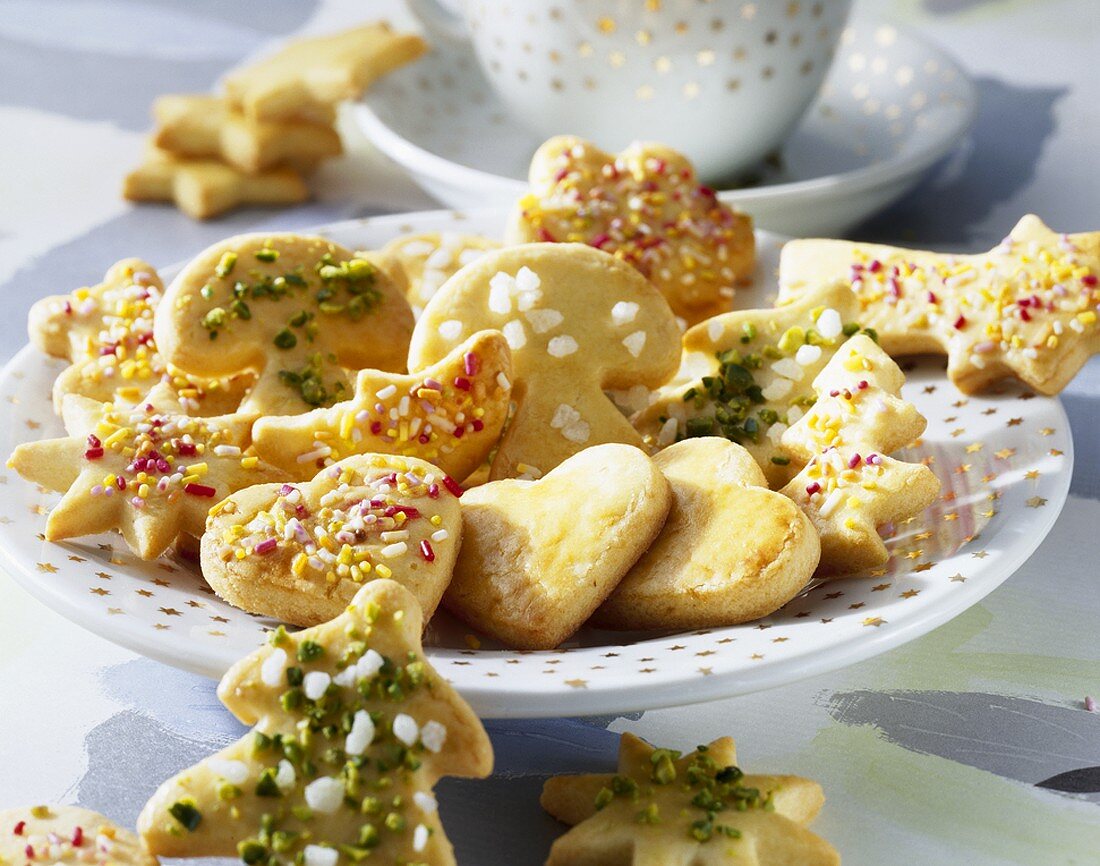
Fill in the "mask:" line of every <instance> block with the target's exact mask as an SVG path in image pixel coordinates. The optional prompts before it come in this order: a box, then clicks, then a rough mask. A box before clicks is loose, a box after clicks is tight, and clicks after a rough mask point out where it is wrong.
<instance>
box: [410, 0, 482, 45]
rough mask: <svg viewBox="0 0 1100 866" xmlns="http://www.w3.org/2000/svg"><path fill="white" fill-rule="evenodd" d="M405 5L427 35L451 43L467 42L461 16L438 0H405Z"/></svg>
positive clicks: (467, 37) (467, 36)
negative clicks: (447, 40)
mask: <svg viewBox="0 0 1100 866" xmlns="http://www.w3.org/2000/svg"><path fill="white" fill-rule="evenodd" d="M406 3H407V4H408V7H409V10H410V11H411V12H412V14H413V15H415V16H416V17H417V19H418V20H419V21H420V23H421V24H423V25H424V28H425V29H426V30H427V31H428V33H429V35H431V36H434V37H436V38H443V39H449V40H451V41H453V42H467V41H469V38H470V37H469V35H468V34H467V33H466V25H465V24H464V23H463V21H462V16H460V15H458V14H457V13H455V12H452V11H451V10H450V9H448V8H446V7H445V6H444V5H443V4H442V3H440V2H439V0H406Z"/></svg>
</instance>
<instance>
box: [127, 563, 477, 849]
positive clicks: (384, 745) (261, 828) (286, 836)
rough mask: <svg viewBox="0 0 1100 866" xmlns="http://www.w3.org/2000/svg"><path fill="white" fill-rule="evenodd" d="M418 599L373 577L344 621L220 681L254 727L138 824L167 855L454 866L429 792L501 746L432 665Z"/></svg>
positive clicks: (188, 775) (153, 803) (171, 783)
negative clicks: (495, 744)
mask: <svg viewBox="0 0 1100 866" xmlns="http://www.w3.org/2000/svg"><path fill="white" fill-rule="evenodd" d="M422 627H423V620H422V617H421V614H420V610H419V607H418V606H417V604H416V600H415V599H414V598H413V596H412V595H411V594H410V593H409V592H408V591H407V590H405V589H403V588H402V587H401V586H399V585H398V584H396V583H394V582H393V581H389V580H377V581H374V582H372V583H368V584H367V585H366V586H364V587H363V588H362V589H360V590H359V592H358V593H357V594H356V596H355V598H354V599H353V600H352V602H351V604H350V605H349V606H348V607H347V609H346V610H345V611H344V612H343V613H341V614H340V615H339V616H338V617H337V618H336V619H334V620H332V621H330V622H327V623H325V624H324V625H319V626H315V627H313V628H310V629H307V630H305V631H302V632H298V633H296V634H287V633H286V632H285V631H283V630H282V629H277V630H276V631H274V632H273V633H272V634H271V637H270V640H269V644H268V645H267V646H265V647H262V648H261V649H258V650H256V651H255V652H253V653H252V654H251V655H249V656H247V657H246V658H244V659H243V660H241V661H240V662H238V663H237V664H236V665H234V666H233V667H232V668H230V670H229V672H228V673H227V674H226V675H225V677H224V678H223V679H222V681H221V683H220V685H219V686H218V697H219V698H220V699H221V701H222V703H224V704H225V706H226V708H227V709H228V710H229V711H230V712H231V713H233V715H234V716H236V717H237V718H238V719H239V720H240V721H241V722H242V723H244V724H246V725H251V726H252V730H251V731H250V732H249V733H247V734H246V735H245V736H244V737H243V738H242V739H240V740H238V741H237V742H236V743H233V744H232V745H230V746H228V747H227V748H225V749H222V750H221V751H220V752H218V753H217V754H214V755H211V756H210V757H208V758H206V759H205V760H203V761H202V762H200V763H199V764H197V765H195V766H193V767H191V768H189V769H187V770H184V771H183V772H182V773H180V774H179V775H177V776H176V777H174V778H172V779H169V780H168V781H166V782H165V783H164V784H162V785H161V786H160V788H159V789H158V790H157V791H156V793H155V794H153V796H152V798H151V799H150V800H149V802H148V803H146V805H145V808H144V809H143V810H142V813H141V816H140V818H139V819H138V831H139V833H140V834H141V836H142V839H143V841H144V843H145V846H146V848H147V850H149V851H150V852H151V853H153V854H156V855H160V856H165V857H234V856H235V857H238V858H239V859H241V860H243V861H244V862H245V863H246V864H250V866H253V864H265V866H280V864H285V866H290V864H295V866H336V864H337V863H358V862H361V861H366V862H370V863H374V862H377V863H405V864H410V866H411V864H424V866H453V864H454V862H455V860H454V854H453V852H452V849H451V845H450V843H449V842H448V841H447V837H446V836H445V835H444V832H443V825H442V823H441V822H440V818H439V812H438V809H437V805H436V800H435V797H434V796H433V795H432V786H433V785H434V784H435V782H436V781H437V780H438V779H439V778H440V777H441V776H445V775H448V776H466V777H474V778H484V777H485V776H487V775H488V774H489V772H490V771H491V770H492V765H493V756H492V747H491V746H490V743H489V739H488V737H487V736H486V734H485V730H484V728H482V726H481V723H480V722H479V721H478V719H477V717H476V716H475V715H474V713H473V711H472V710H471V709H470V708H469V706H467V705H466V703H465V702H464V701H463V700H462V698H461V697H459V695H458V694H457V693H456V692H455V691H454V690H453V689H452V688H451V687H450V686H449V685H448V684H447V683H446V681H445V680H444V679H443V678H442V677H441V676H439V674H438V673H436V671H435V670H434V669H433V668H432V667H431V665H429V664H428V662H427V661H426V660H425V658H424V656H423V650H422V649H421V646H420V634H421V630H422Z"/></svg>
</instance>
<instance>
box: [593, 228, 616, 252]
mask: <svg viewBox="0 0 1100 866" xmlns="http://www.w3.org/2000/svg"><path fill="white" fill-rule="evenodd" d="M609 240H611V235H609V234H607V233H605V232H601V233H600V234H598V235H596V236H595V237H594V238H592V240H590V241H589V242H588V245H589V246H592V247H595V248H596V249H598V250H602V249H603V248H604V244H606V243H607V242H608V241H609Z"/></svg>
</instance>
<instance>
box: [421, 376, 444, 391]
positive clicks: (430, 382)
mask: <svg viewBox="0 0 1100 866" xmlns="http://www.w3.org/2000/svg"><path fill="white" fill-rule="evenodd" d="M424 387H425V388H430V389H431V390H433V391H442V390H443V383H442V382H440V381H439V380H438V379H425V380H424Z"/></svg>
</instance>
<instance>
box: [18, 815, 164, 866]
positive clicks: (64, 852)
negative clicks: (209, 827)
mask: <svg viewBox="0 0 1100 866" xmlns="http://www.w3.org/2000/svg"><path fill="white" fill-rule="evenodd" d="M0 863H4V864H9V863H10V864H12V866H17V864H18V866H35V864H42V866H59V864H64V866H157V863H158V861H157V858H156V857H154V856H152V855H151V854H149V853H148V852H147V851H144V850H142V847H141V840H140V839H139V838H138V837H137V836H136V835H135V834H134V833H132V832H131V831H130V830H125V829H123V828H121V827H119V826H118V825H117V824H115V823H114V822H113V821H111V819H110V818H105V817H104V816H103V815H100V814H97V813H96V812H92V811H89V810H88V809H81V808H80V807H78V806H29V807H25V808H20V809H6V810H4V811H0Z"/></svg>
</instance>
